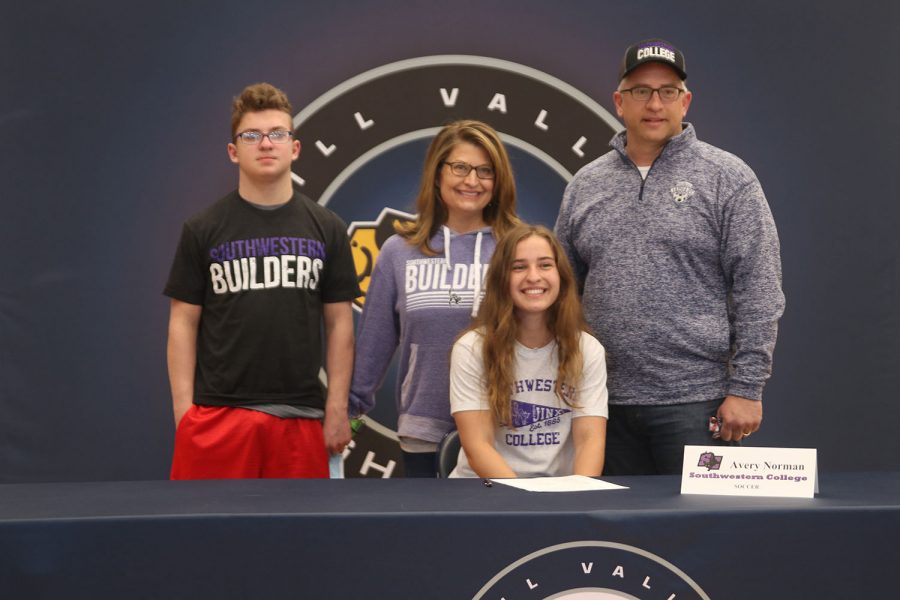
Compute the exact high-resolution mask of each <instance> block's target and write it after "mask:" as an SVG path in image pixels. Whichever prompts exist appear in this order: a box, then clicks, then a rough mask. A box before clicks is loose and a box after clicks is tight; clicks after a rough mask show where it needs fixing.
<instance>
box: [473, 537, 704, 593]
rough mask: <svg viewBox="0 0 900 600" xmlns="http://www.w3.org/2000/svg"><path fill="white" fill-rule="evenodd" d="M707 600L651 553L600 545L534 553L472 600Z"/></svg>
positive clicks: (573, 545)
mask: <svg viewBox="0 0 900 600" xmlns="http://www.w3.org/2000/svg"><path fill="white" fill-rule="evenodd" d="M482 598H485V599H487V598H491V599H498V600H505V599H508V600H513V599H516V600H528V599H534V600H551V599H552V600H562V599H565V600H622V598H629V599H631V600H709V596H708V595H707V594H706V592H704V591H703V590H702V589H701V588H700V586H699V585H697V583H696V582H695V581H694V580H693V579H691V578H690V577H688V576H687V575H686V574H685V573H684V572H683V571H682V570H681V569H679V568H678V567H676V566H675V565H673V564H672V563H670V562H669V561H667V560H665V559H664V558H662V557H659V556H657V555H655V554H653V553H651V552H648V551H646V550H643V549H641V548H636V547H634V546H628V545H625V544H618V543H615V542H602V541H579V542H569V543H566V544H558V545H556V546H550V547H548V548H543V549H541V550H538V551H537V552H532V553H531V554H529V555H528V556H524V557H522V558H520V559H519V560H517V561H515V562H514V563H512V564H511V565H509V566H508V567H506V568H505V569H503V570H502V571H501V572H500V573H498V574H497V575H495V576H494V577H493V578H492V579H491V580H490V581H488V582H487V583H486V584H485V585H484V586H483V587H482V588H481V590H479V591H478V593H477V594H475V595H474V596H473V597H472V600H481V599H482Z"/></svg>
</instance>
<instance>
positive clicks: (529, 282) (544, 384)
mask: <svg viewBox="0 0 900 600" xmlns="http://www.w3.org/2000/svg"><path fill="white" fill-rule="evenodd" d="M586 329H587V326H586V325H585V322H584V318H583V316H582V312H581V304H580V303H579V301H578V295H577V290H576V283H575V277H574V275H573V273H572V268H571V267H570V266H569V262H568V260H567V259H566V255H565V254H564V253H563V250H562V248H561V247H560V245H559V242H557V241H556V238H555V237H554V236H553V234H552V233H551V232H550V230H548V229H547V228H546V227H542V226H535V225H519V226H517V227H515V228H514V229H512V230H510V231H509V232H507V233H506V234H505V235H504V236H503V237H502V238H501V240H500V241H499V242H498V244H497V247H496V249H495V251H494V255H493V257H492V259H491V263H490V267H489V269H488V274H487V282H486V292H485V297H484V301H483V303H482V305H481V308H480V310H479V312H478V316H477V317H476V319H475V321H474V324H473V325H472V327H471V328H470V329H469V330H468V331H467V332H466V333H464V334H463V335H462V336H461V337H460V338H459V340H457V342H456V343H455V344H454V346H453V351H452V354H451V360H450V410H451V412H452V413H453V417H454V419H455V420H456V426H457V429H458V430H459V435H460V440H461V442H462V449H461V450H460V453H459V461H458V463H457V465H456V468H455V469H454V470H453V472H452V473H451V474H450V477H476V476H477V477H498V478H500V477H541V476H559V475H571V474H579V475H588V476H592V477H596V476H599V475H600V472H601V471H602V470H603V458H604V443H605V439H606V419H607V416H608V411H607V391H606V360H605V352H604V350H603V346H601V345H600V342H598V341H597V340H596V339H595V338H593V337H592V336H591V335H590V334H588V333H587V331H586Z"/></svg>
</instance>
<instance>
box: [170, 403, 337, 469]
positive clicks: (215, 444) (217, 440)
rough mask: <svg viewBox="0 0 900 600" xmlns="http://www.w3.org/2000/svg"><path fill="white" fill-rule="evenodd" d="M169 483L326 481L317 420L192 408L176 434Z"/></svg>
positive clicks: (325, 461)
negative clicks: (193, 481) (272, 480)
mask: <svg viewBox="0 0 900 600" xmlns="http://www.w3.org/2000/svg"><path fill="white" fill-rule="evenodd" d="M170 476H171V478H172V479H259V478H275V479H286V478H295V477H309V478H314V477H321V478H327V477H328V451H327V450H326V449H325V438H324V437H323V435H322V424H321V423H320V422H319V421H318V420H317V419H282V418H279V417H275V416H272V415H269V414H266V413H263V412H260V411H258V410H248V409H245V408H231V407H224V406H198V405H196V404H194V405H193V406H191V408H190V410H188V411H187V413H185V415H184V417H182V419H181V422H180V423H179V424H178V429H177V431H176V432H175V453H174V455H173V456H172V472H171V474H170Z"/></svg>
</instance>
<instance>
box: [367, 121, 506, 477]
mask: <svg viewBox="0 0 900 600" xmlns="http://www.w3.org/2000/svg"><path fill="white" fill-rule="evenodd" d="M416 211H417V216H416V219H415V221H412V222H409V223H405V224H400V223H395V224H394V228H395V230H396V231H397V235H394V236H392V237H390V238H389V239H388V240H387V241H385V243H384V245H383V246H382V248H381V252H380V253H379V255H378V260H377V261H376V264H375V268H374V271H373V272H372V278H371V281H370V283H369V289H368V291H367V293H366V302H365V306H364V310H363V314H362V317H361V318H360V321H359V327H358V330H357V341H356V363H355V367H354V371H353V382H352V385H351V389H350V410H351V412H360V413H361V412H366V411H368V410H370V409H371V408H372V406H373V405H374V402H375V392H376V391H377V389H378V388H379V386H380V385H381V382H382V380H383V379H384V375H385V372H386V371H387V369H388V366H389V365H390V362H391V358H392V356H393V354H394V350H395V349H396V348H397V347H398V346H399V347H400V366H399V373H398V377H397V390H396V397H397V409H398V414H399V420H398V427H397V429H398V433H399V435H400V447H401V450H402V451H403V463H404V473H405V474H406V476H407V477H434V476H435V451H436V449H437V444H438V442H439V441H440V440H441V438H442V437H443V436H444V435H445V434H446V433H447V432H448V431H450V430H451V429H453V419H452V418H451V416H450V402H449V399H448V392H447V391H448V387H449V383H448V371H449V362H448V356H449V354H450V348H451V346H452V344H453V340H454V339H455V338H456V336H457V335H458V334H459V332H460V331H462V330H463V329H465V327H466V326H467V325H468V324H469V322H470V318H471V317H472V316H474V315H475V314H476V313H477V311H478V305H479V303H480V301H481V296H482V283H483V280H484V274H485V270H486V267H487V265H486V263H487V262H488V261H489V260H490V257H491V254H492V253H493V251H494V246H495V244H496V241H495V240H496V239H499V238H500V237H502V235H503V234H504V233H506V232H507V231H509V230H510V229H511V228H512V227H514V226H515V225H517V224H518V222H519V219H518V217H516V188H515V184H514V182H513V175H512V168H511V166H510V163H509V157H508V156H507V154H506V150H505V149H504V147H503V144H502V143H501V142H500V137H499V135H498V134H497V132H496V131H494V130H493V129H492V128H491V127H490V126H489V125H486V124H485V123H481V122H479V121H457V122H454V123H451V124H449V125H447V126H446V127H444V128H443V129H441V131H440V132H438V134H437V136H436V137H435V138H434V140H433V141H432V142H431V144H430V146H429V148H428V152H427V154H426V156H425V167H424V170H423V173H422V183H421V185H420V188H419V194H418V197H417V199H416Z"/></svg>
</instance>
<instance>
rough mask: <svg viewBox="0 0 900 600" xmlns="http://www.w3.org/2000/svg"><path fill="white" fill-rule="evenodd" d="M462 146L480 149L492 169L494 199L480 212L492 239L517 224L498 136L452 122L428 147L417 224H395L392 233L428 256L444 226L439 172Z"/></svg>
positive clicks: (510, 180)
mask: <svg viewBox="0 0 900 600" xmlns="http://www.w3.org/2000/svg"><path fill="white" fill-rule="evenodd" d="M462 142H468V143H470V144H473V145H475V146H478V147H479V148H482V149H483V150H484V151H485V152H486V153H487V155H488V156H489V157H490V159H491V165H493V167H494V194H493V198H491V201H490V203H489V204H488V205H487V206H485V207H484V210H483V211H482V218H483V219H484V222H485V223H487V224H488V225H490V226H491V229H492V230H493V234H494V237H495V238H497V239H500V238H501V237H503V235H504V234H505V233H506V232H507V231H509V230H510V229H511V228H512V227H513V226H515V225H517V224H518V223H519V217H518V216H516V183H515V181H514V180H513V173H512V166H511V165H510V162H509V155H508V154H507V153H506V148H504V146H503V143H502V142H501V141H500V135H499V134H498V133H497V132H496V131H495V130H494V128H493V127H491V126H490V125H488V124H487V123H482V122H481V121H472V120H464V121H454V122H453V123H450V124H449V125H446V126H445V127H444V128H443V129H441V130H440V131H439V132H438V134H437V135H436V136H435V137H434V139H433V140H432V141H431V144H430V145H429V146H428V152H427V153H426V154H425V166H424V168H423V169H422V181H421V183H420V184H419V193H418V196H416V213H417V214H416V220H415V221H407V222H401V221H396V222H394V230H395V231H396V232H397V233H398V234H400V235H401V236H403V237H404V238H406V241H407V242H409V243H410V244H411V245H413V246H415V247H416V248H418V249H419V250H420V251H421V252H422V253H423V254H425V255H427V256H434V255H435V254H437V251H435V250H434V248H432V247H431V246H430V245H429V241H430V240H431V238H432V237H433V236H434V234H435V233H437V231H438V229H439V228H440V227H441V225H443V224H444V223H446V222H447V208H446V207H445V206H444V203H443V201H442V200H441V196H440V193H439V191H438V181H439V179H440V171H441V168H442V167H443V165H444V161H445V160H447V157H448V156H450V152H451V151H452V150H453V147H454V146H456V145H457V144H459V143H462Z"/></svg>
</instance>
